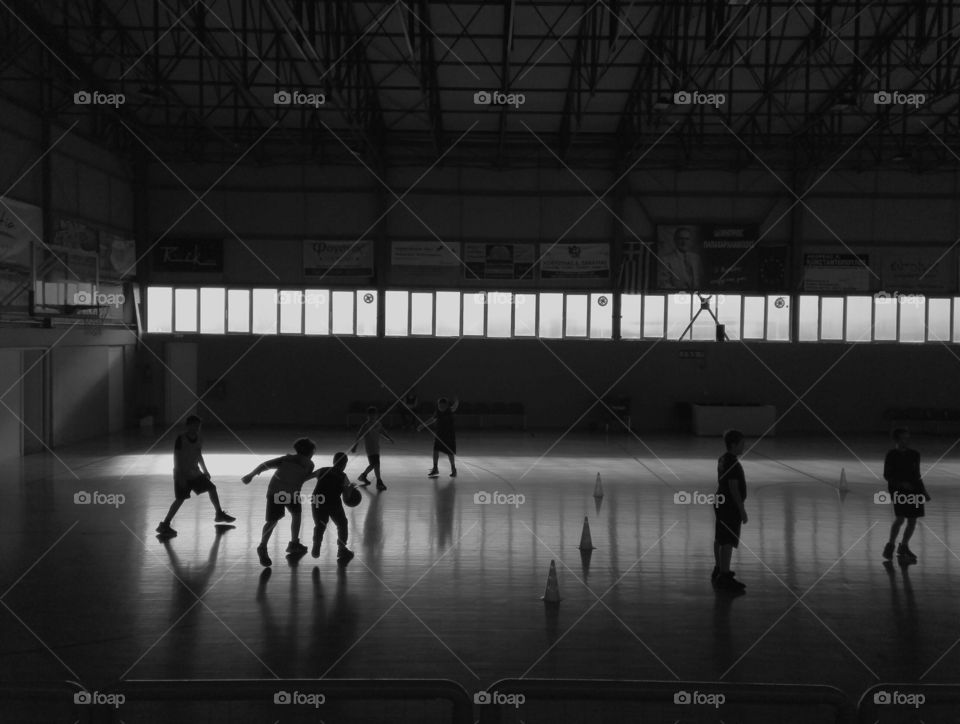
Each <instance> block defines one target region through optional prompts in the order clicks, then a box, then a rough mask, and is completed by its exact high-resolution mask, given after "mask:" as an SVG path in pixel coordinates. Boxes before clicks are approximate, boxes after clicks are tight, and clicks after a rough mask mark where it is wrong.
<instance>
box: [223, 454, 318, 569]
mask: <svg viewBox="0 0 960 724" xmlns="http://www.w3.org/2000/svg"><path fill="white" fill-rule="evenodd" d="M293 449H294V451H295V453H294V454H293V455H284V456H283V457H279V458H274V459H273V460H267V461H266V462H265V463H261V464H260V465H258V466H257V467H256V469H254V471H253V472H251V473H248V474H247V475H244V476H243V478H241V480H243V483H244V485H248V484H249V483H250V481H251V480H253V479H254V478H255V477H256V476H257V475H259V474H260V473H262V472H263V471H265V470H276V472H275V473H274V474H273V477H272V478H271V479H270V484H269V485H268V486H267V513H266V522H265V523H264V524H263V535H262V536H261V537H260V545H259V546H258V547H257V555H258V556H260V563H261V565H263V566H264V567H269V566H271V565H272V564H273V562H272V561H271V560H270V556H269V555H267V543H269V542H270V536H271V535H272V534H273V529H274V528H276V527H277V523H279V522H280V519H281V518H283V516H284V515H285V510H289V511H290V518H291V520H290V543H289V544H288V545H287V553H288V554H289V555H291V556H299V555H303V554H304V553H306V552H307V550H308V549H307V547H306V546H305V545H303V544H302V543H300V516H301V512H302V509H301V505H300V488H301V487H303V484H304V483H305V482H306V481H307V480H308V479H309V478H310V476H311V473H312V472H313V460H312V459H311V458H313V453H314V451H315V450H316V449H317V446H316V445H315V444H314V442H313V441H312V440H308V439H306V438H300V439H299V440H297V441H296V442H295V443H293Z"/></svg>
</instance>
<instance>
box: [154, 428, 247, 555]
mask: <svg viewBox="0 0 960 724" xmlns="http://www.w3.org/2000/svg"><path fill="white" fill-rule="evenodd" d="M200 425H201V420H200V418H199V417H197V416H196V415H190V417H188V418H187V422H186V429H185V430H184V433H183V434H182V435H177V440H176V442H175V443H174V444H173V496H174V501H173V503H172V504H171V505H170V510H169V511H167V517H166V518H164V519H163V520H162V521H160V525H158V526H157V533H159V534H160V536H161V537H163V538H173V536H175V535H176V534H177V531H175V530H174V529H173V528H171V527H170V523H171V521H172V520H173V516H175V515H176V514H177V511H178V510H180V506H181V505H183V501H185V500H186V499H187V498H189V497H190V494H191V493H194V494H196V495H200V494H202V493H209V494H210V502H211V503H213V509H214V510H215V511H216V512H217V515H216V517H215V518H214V519H213V520H214V522H215V523H232V522H233V521H235V520H236V518H234V517H233V516H232V515H227V513H226V512H224V510H223V508H221V507H220V497H219V496H218V495H217V486H216V485H214V484H213V482H212V481H211V480H210V471H209V470H207V464H206V463H205V462H204V460H203V440H201V438H200Z"/></svg>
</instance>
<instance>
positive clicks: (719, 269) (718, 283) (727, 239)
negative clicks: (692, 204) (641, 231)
mask: <svg viewBox="0 0 960 724" xmlns="http://www.w3.org/2000/svg"><path fill="white" fill-rule="evenodd" d="M758 239H759V227H758V226H757V225H756V224H739V225H737V224H661V225H659V226H657V245H656V252H655V256H654V258H653V259H652V261H651V270H652V273H653V286H654V287H655V288H657V289H659V290H664V291H686V292H697V291H709V292H722V291H731V292H734V291H736V292H755V291H760V290H761V287H762V286H764V284H761V274H760V262H761V257H762V256H763V255H762V254H761V253H760V251H759V244H758ZM765 284H768V283H767V282H765Z"/></svg>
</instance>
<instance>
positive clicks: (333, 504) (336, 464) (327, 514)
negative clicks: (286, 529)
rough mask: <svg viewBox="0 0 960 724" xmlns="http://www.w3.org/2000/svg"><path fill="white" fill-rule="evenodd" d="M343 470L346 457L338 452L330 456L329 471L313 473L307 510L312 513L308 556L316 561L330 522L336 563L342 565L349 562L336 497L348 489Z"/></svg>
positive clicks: (341, 512) (340, 504)
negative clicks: (314, 480) (313, 484)
mask: <svg viewBox="0 0 960 724" xmlns="http://www.w3.org/2000/svg"><path fill="white" fill-rule="evenodd" d="M346 469H347V455H346V453H342V452H338V453H336V454H335V455H334V456H333V467H330V468H320V469H319V470H318V471H317V472H316V478H317V486H316V487H315V488H314V489H313V498H312V501H311V508H312V509H313V548H312V549H311V550H310V555H312V556H313V557H314V558H319V557H320V544H321V543H322V542H323V534H324V533H325V532H326V530H327V523H329V522H330V521H331V520H332V521H333V522H334V524H335V525H336V526H337V562H338V563H339V564H340V565H346V564H347V563H349V562H350V559H351V558H353V551H351V550H350V549H349V548H347V538H348V536H349V534H350V533H349V529H348V527H347V513H346V511H344V509H343V500H341V498H340V496H341V495H342V494H343V491H344V490H346V489H347V488H348V487H350V481H349V480H348V479H347V476H346V474H344V472H343V471H344V470H346Z"/></svg>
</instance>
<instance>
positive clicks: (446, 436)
mask: <svg viewBox="0 0 960 724" xmlns="http://www.w3.org/2000/svg"><path fill="white" fill-rule="evenodd" d="M459 406H460V400H458V399H456V398H454V400H453V404H450V402H449V401H448V400H447V398H446V397H441V398H440V399H439V400H437V411H436V412H435V413H434V415H433V417H431V418H430V419H429V420H427V421H426V422H425V423H423V424H422V425H418V426H417V430H422V429H424V428H425V427H430V426H431V425H433V424H434V423H436V425H437V429H436V430H435V431H434V433H433V467H432V468H431V469H430V472H428V473H427V476H428V477H431V478H436V477H438V476H439V475H440V470H439V469H438V468H437V462H438V461H439V460H440V453H444V454H445V455H446V456H447V458H448V459H449V460H450V477H451V478H455V477H457V464H456V455H457V431H456V428H455V427H454V424H453V413H454V412H456V411H457V408H458V407H459Z"/></svg>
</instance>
